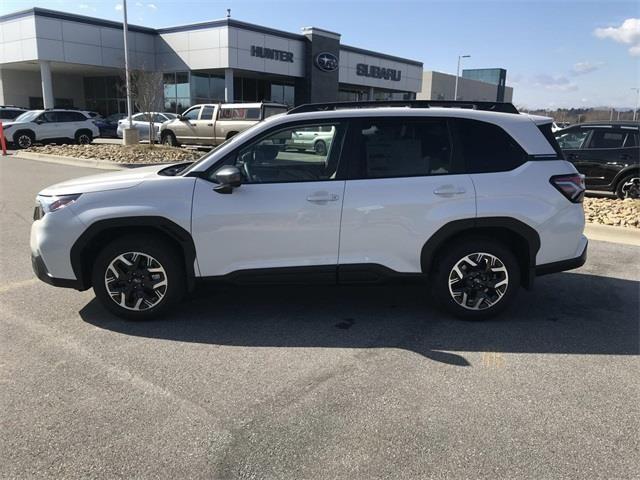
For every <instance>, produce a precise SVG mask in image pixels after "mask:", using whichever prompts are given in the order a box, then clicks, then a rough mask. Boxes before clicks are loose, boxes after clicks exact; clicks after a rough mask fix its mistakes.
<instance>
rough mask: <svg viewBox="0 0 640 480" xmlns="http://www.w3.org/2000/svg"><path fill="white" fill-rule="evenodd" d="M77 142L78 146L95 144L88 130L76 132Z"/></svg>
mask: <svg viewBox="0 0 640 480" xmlns="http://www.w3.org/2000/svg"><path fill="white" fill-rule="evenodd" d="M75 140H76V143H77V144H78V145H89V144H90V143H91V142H93V135H92V134H91V132H90V131H88V130H80V131H78V132H76V136H75Z"/></svg>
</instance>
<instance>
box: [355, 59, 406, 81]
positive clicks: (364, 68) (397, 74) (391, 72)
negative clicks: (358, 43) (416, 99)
mask: <svg viewBox="0 0 640 480" xmlns="http://www.w3.org/2000/svg"><path fill="white" fill-rule="evenodd" d="M356 75H358V76H359V77H370V78H381V79H384V80H392V81H394V82H399V81H400V79H401V78H402V72H401V71H400V70H396V69H394V68H384V67H378V66H376V65H367V64H366V63H359V64H358V65H356Z"/></svg>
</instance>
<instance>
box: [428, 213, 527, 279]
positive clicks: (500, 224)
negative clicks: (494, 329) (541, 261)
mask: <svg viewBox="0 0 640 480" xmlns="http://www.w3.org/2000/svg"><path fill="white" fill-rule="evenodd" d="M491 229H494V230H502V231H505V230H506V231H508V232H511V233H512V234H515V235H517V236H518V237H520V238H522V239H523V240H524V241H525V244H526V254H527V257H528V258H527V262H526V263H527V264H526V265H523V266H525V267H526V271H523V272H521V274H522V283H523V284H524V286H525V287H531V286H532V285H533V279H534V278H535V267H536V255H537V254H538V250H540V235H538V232H536V231H535V230H534V229H533V228H532V227H530V226H529V225H527V224H526V223H524V222H522V221H520V220H517V219H515V218H512V217H478V218H469V219H463V220H454V221H452V222H449V223H447V224H445V225H443V226H442V227H440V229H438V230H437V231H436V232H435V233H434V234H433V235H432V236H431V237H430V238H429V240H427V242H426V243H425V244H424V246H423V247H422V251H421V252H420V266H421V267H422V272H423V273H425V274H428V273H429V272H430V271H431V268H432V266H433V261H434V257H435V253H436V252H437V251H438V249H440V248H441V247H442V246H444V245H445V244H446V242H447V241H449V240H450V239H452V238H453V237H455V236H456V235H459V234H462V233H465V234H466V233H469V234H472V233H474V231H478V232H482V231H483V230H484V231H490V230H491Z"/></svg>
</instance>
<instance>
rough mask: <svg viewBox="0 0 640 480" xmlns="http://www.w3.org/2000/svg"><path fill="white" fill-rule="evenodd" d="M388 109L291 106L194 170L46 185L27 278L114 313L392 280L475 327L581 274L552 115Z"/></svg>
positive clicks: (571, 174)
mask: <svg viewBox="0 0 640 480" xmlns="http://www.w3.org/2000/svg"><path fill="white" fill-rule="evenodd" d="M387 105H388V108H387V107H384V106H383V107H378V103H376V102H371V103H368V102H360V103H358V104H353V108H348V107H349V105H347V106H345V105H344V104H324V105H307V106H304V105H303V106H301V107H298V108H295V109H293V110H291V111H290V112H289V113H288V114H286V115H278V116H274V117H271V118H269V119H267V120H265V121H263V122H260V123H258V124H256V125H255V126H254V127H252V128H250V129H248V130H246V131H244V132H241V133H239V134H238V135H236V136H234V137H233V138H231V139H230V140H229V141H227V142H225V143H224V144H223V145H221V146H220V147H218V148H217V149H215V150H212V151H211V152H210V153H209V154H207V155H205V156H204V157H202V158H201V159H200V160H199V161H197V162H195V163H192V164H189V163H185V164H175V165H171V166H153V167H146V168H138V169H133V170H128V171H123V172H117V173H107V174H101V175H95V176H90V177H85V178H79V179H77V180H71V181H67V182H63V183H60V184H57V185H53V186H51V187H48V188H45V189H44V190H42V191H41V192H40V193H39V194H38V196H37V199H36V208H35V212H34V222H33V225H32V228H31V253H32V263H33V268H34V271H35V273H36V275H37V276H38V277H39V278H40V279H42V280H43V281H45V282H47V283H50V284H52V285H56V286H61V287H71V288H75V289H77V290H85V289H88V288H91V287H93V289H94V292H95V294H96V296H97V297H98V299H99V300H100V301H101V302H102V303H103V304H104V306H105V307H106V308H108V309H109V310H110V311H111V312H113V313H115V314H117V315H120V316H122V317H126V318H130V319H143V318H147V317H152V316H155V315H158V314H161V313H163V312H165V311H167V309H169V308H170V307H172V306H175V305H176V304H177V302H178V301H179V300H180V299H181V298H182V297H183V296H184V295H185V293H186V292H188V291H190V290H191V289H193V287H194V285H195V284H196V282H198V281H200V280H205V279H207V280H211V279H214V280H218V281H227V282H234V283H243V282H250V283H256V282H272V283H283V282H284V283H295V284H300V283H318V282H321V283H336V282H339V283H342V282H347V283H353V282H364V283H375V282H379V281H382V280H386V279H397V278H400V279H403V280H415V281H419V282H423V283H424V285H425V287H424V288H425V292H427V291H430V292H431V293H432V294H433V296H434V298H435V299H436V300H437V301H438V302H439V303H440V304H441V305H442V306H443V307H444V308H445V309H447V310H448V311H449V312H451V313H453V314H454V315H457V316H459V317H463V318H469V319H482V318H487V317H490V316H493V315H496V314H497V313H499V312H500V311H502V310H504V309H505V308H507V307H508V305H509V304H510V303H511V302H512V301H513V300H514V298H515V295H516V292H517V291H518V289H519V287H520V286H524V287H526V288H531V287H532V286H533V284H534V279H535V277H536V276H537V275H544V274H548V273H553V272H559V271H562V270H568V269H572V268H577V267H579V266H581V265H582V264H583V263H584V262H585V260H586V252H587V239H586V238H585V236H584V235H583V228H584V212H583V208H582V198H583V195H584V182H583V178H582V177H581V176H580V175H579V174H578V172H577V171H576V169H575V167H574V166H573V165H572V164H571V163H569V162H567V161H566V160H565V159H564V158H563V156H562V152H561V150H560V149H559V147H558V145H557V143H556V141H555V138H554V137H553V135H552V134H551V119H549V118H546V117H534V116H529V115H520V114H518V112H517V110H516V109H515V108H514V107H513V105H511V104H496V103H489V104H486V103H477V104H475V106H476V108H475V109H470V108H459V107H460V106H461V104H460V103H455V102H450V103H449V104H448V108H441V107H442V105H443V102H438V105H439V106H437V107H436V106H434V107H431V106H430V105H431V104H430V102H426V101H422V102H421V101H414V102H400V103H399V104H396V103H393V102H388V103H387ZM389 105H391V106H389ZM463 105H466V106H468V102H465V103H464V104H463ZM367 107H370V108H367ZM456 107H458V108H456ZM487 110H491V111H487ZM303 129H311V130H312V131H320V129H322V130H323V131H324V132H326V133H329V132H330V133H331V141H330V142H327V151H326V153H325V154H324V155H319V154H316V155H309V154H308V153H307V152H306V151H304V152H295V151H289V150H287V149H283V148H282V144H280V142H281V141H282V140H284V141H285V142H286V140H291V139H293V138H294V136H295V135H296V132H300V131H301V130H303ZM285 144H286V143H285ZM565 293H566V292H565ZM583 293H584V292H575V294H576V295H581V294H583ZM541 301H542V300H541Z"/></svg>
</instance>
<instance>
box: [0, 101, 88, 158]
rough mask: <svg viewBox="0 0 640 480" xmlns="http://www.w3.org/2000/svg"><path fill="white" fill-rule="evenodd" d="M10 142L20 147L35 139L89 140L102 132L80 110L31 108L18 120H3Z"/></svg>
mask: <svg viewBox="0 0 640 480" xmlns="http://www.w3.org/2000/svg"><path fill="white" fill-rule="evenodd" d="M3 128H4V134H5V137H6V139H7V142H9V143H12V144H13V145H15V146H16V147H17V148H29V147H31V146H33V144H34V143H36V142H40V143H44V142H52V141H65V142H68V141H75V142H76V143H79V144H83V145H84V144H88V143H91V142H92V141H93V139H94V138H95V137H99V136H100V131H99V130H98V127H97V126H96V125H95V124H94V123H93V122H92V121H91V120H90V119H89V118H87V116H86V115H85V114H83V113H82V112H79V111H77V110H66V109H60V108H55V109H49V110H30V111H28V112H25V113H23V114H22V115H20V116H19V117H17V118H16V119H15V120H13V121H10V122H6V123H4V122H3Z"/></svg>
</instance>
